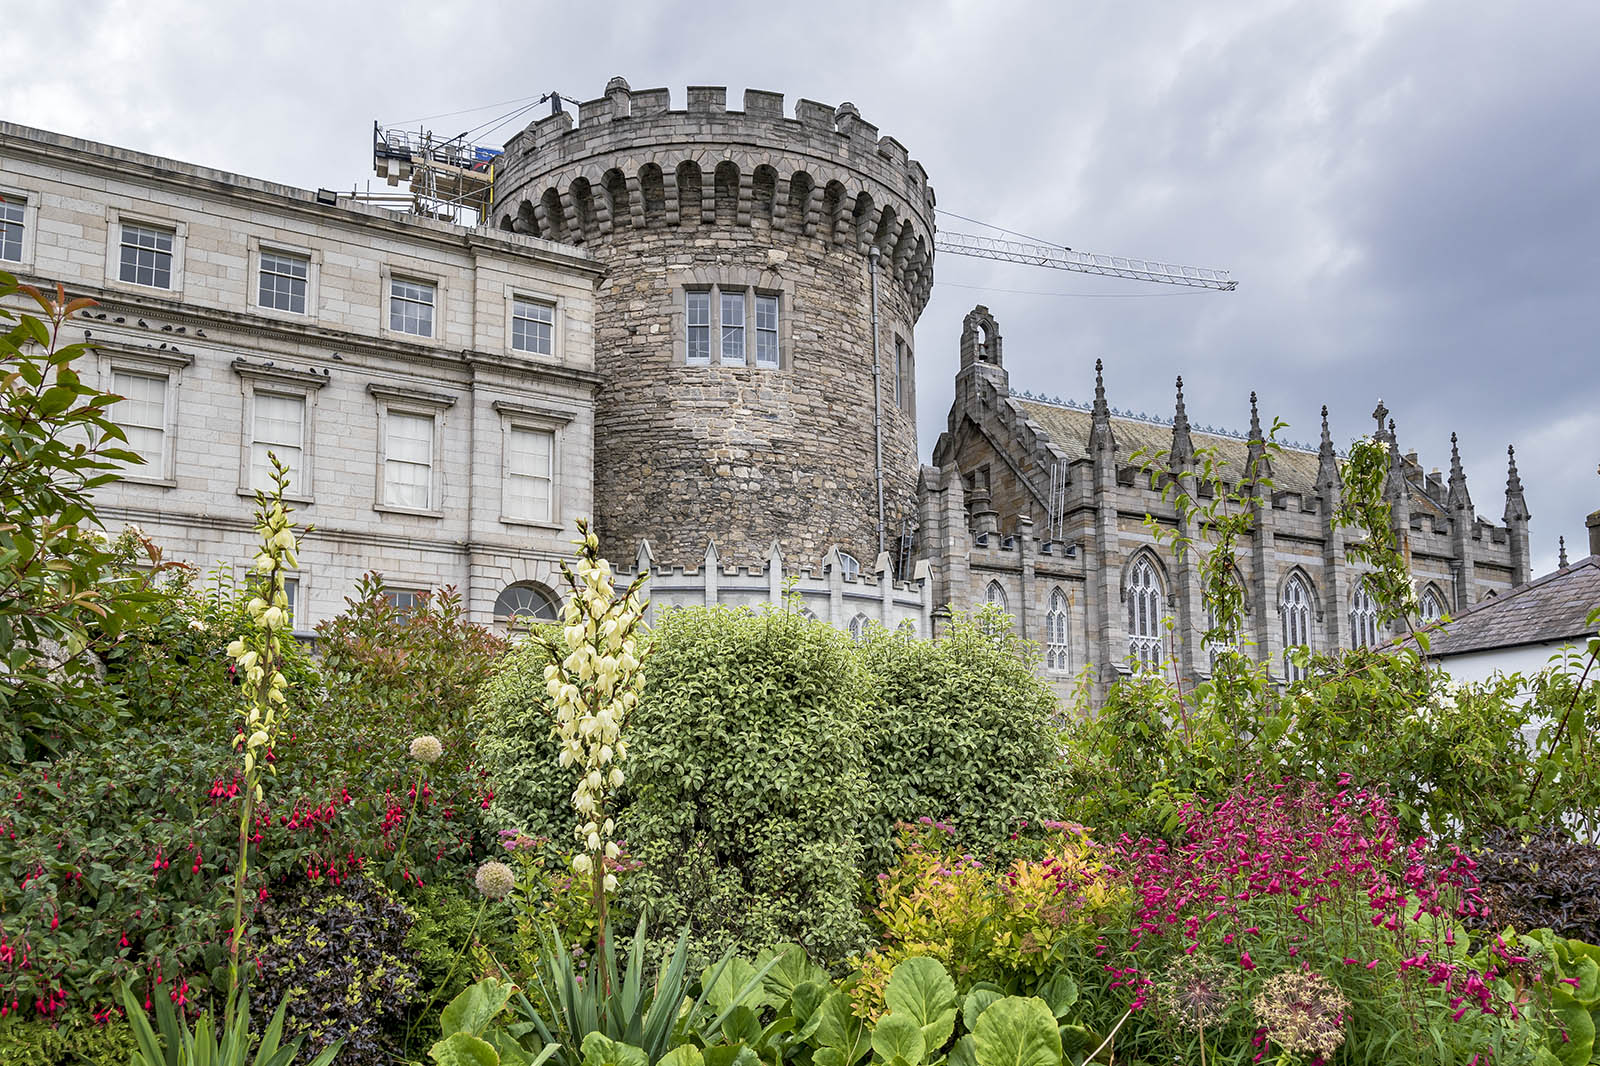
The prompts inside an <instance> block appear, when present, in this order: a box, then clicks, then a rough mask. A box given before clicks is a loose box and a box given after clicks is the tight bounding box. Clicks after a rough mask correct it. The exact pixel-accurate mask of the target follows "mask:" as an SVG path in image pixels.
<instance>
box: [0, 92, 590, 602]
mask: <svg viewBox="0 0 1600 1066" xmlns="http://www.w3.org/2000/svg"><path fill="white" fill-rule="evenodd" d="M0 195H4V196H5V198H6V202H7V203H8V204H9V205H12V206H13V207H16V206H17V205H20V211H18V212H16V214H17V215H19V216H20V222H19V225H20V227H21V240H20V241H17V242H15V244H14V245H13V244H11V243H7V244H5V245H4V252H3V257H0V269H4V270H6V271H7V272H10V273H13V274H15V275H17V276H18V277H19V278H20V279H21V280H23V281H25V282H31V283H34V284H38V285H44V286H49V287H50V288H52V289H53V288H54V286H55V285H56V283H57V282H59V283H61V284H62V285H64V286H65V287H66V289H67V291H68V292H69V293H70V294H72V295H73V296H88V297H91V298H93V299H94V300H95V301H97V306H95V307H94V308H92V309H91V310H89V311H86V312H83V313H81V314H80V315H77V316H75V317H74V318H73V319H72V320H71V322H70V323H69V327H70V333H69V334H68V336H67V338H66V339H68V340H72V341H78V340H88V341H91V342H93V343H94V344H95V345H96V346H97V347H96V350H95V351H94V352H93V354H92V355H91V357H90V359H89V363H90V365H89V366H88V367H86V368H85V369H86V370H87V373H86V374H85V377H86V380H89V381H94V382H96V383H97V384H98V385H100V386H101V387H103V388H105V389H107V390H108V391H114V392H117V393H118V394H119V395H124V396H127V397H128V399H126V400H124V401H122V402H120V403H119V404H118V405H117V406H116V407H114V408H113V413H114V414H115V415H116V416H117V417H118V418H119V421H122V422H123V423H124V424H125V425H128V426H131V427H133V428H132V429H130V440H131V443H133V444H134V445H135V446H136V448H137V449H138V450H139V451H140V452H141V453H142V454H144V455H145V456H146V458H147V460H148V462H147V464H146V465H144V466H141V467H138V468H135V469H134V470H133V471H132V472H131V473H130V474H129V476H127V477H126V478H125V479H124V480H122V481H121V482H118V483H116V484H113V485H110V486H107V487H106V488H105V489H104V490H103V491H102V492H101V493H100V494H99V496H98V500H97V503H98V505H99V509H100V512H101V514H102V516H103V517H104V518H105V519H107V521H108V524H114V523H121V522H133V523H137V524H139V525H140V526H141V527H142V528H143V529H144V530H145V531H146V532H147V533H149V534H151V535H152V536H154V537H155V539H156V540H157V541H158V542H159V543H161V544H163V545H164V546H165V547H166V548H167V550H168V553H169V557H175V558H179V559H183V560H187V561H190V562H192V563H195V564H197V565H198V566H200V567H201V568H202V569H209V568H211V567H213V566H215V565H217V564H221V565H222V566H223V567H224V568H229V569H234V570H237V568H238V567H240V566H241V565H242V564H244V563H245V562H246V560H248V559H249V557H250V555H251V554H252V552H253V545H254V539H253V533H252V529H251V516H252V513H253V497H254V490H255V488H257V487H259V486H260V485H261V483H262V481H263V478H262V470H261V468H262V466H263V463H264V455H265V452H266V450H267V449H268V448H269V447H270V448H272V449H273V450H275V451H277V452H280V453H282V456H283V457H285V458H289V459H292V460H293V462H292V463H291V465H292V466H293V467H294V473H295V479H296V487H295V489H294V491H293V497H294V502H295V506H296V507H297V508H298V518H299V520H301V521H304V522H308V523H313V524H314V525H315V526H316V531H315V532H314V533H313V534H311V535H310V536H309V537H307V538H306V540H305V544H304V547H303V550H302V551H301V552H300V562H301V564H302V566H303V570H302V572H301V574H300V575H299V577H298V581H299V584H298V586H297V588H296V604H295V607H296V628H297V629H298V630H301V631H305V630H308V629H309V628H310V627H312V626H313V625H315V624H316V622H318V621H320V620H322V619H324V618H327V617H330V616H332V615H334V614H336V613H338V612H339V611H341V610H342V609H343V607H344V598H345V597H346V596H348V595H349V594H350V593H351V592H352V590H353V589H354V587H355V583H356V580H357V578H358V577H359V576H360V575H361V574H362V573H363V572H365V571H367V570H378V571H381V572H382V573H383V575H384V577H385V579H386V581H387V582H388V583H389V585H390V586H391V588H394V589H397V590H402V591H404V590H426V589H434V588H437V587H439V586H441V585H454V586H456V587H457V589H458V590H459V591H460V592H461V594H462V597H463V600H464V601H465V603H466V605H467V607H468V611H469V614H470V617H472V618H473V619H474V620H476V621H480V622H484V623H489V622H492V621H493V620H494V619H495V615H496V607H495V605H496V601H497V599H498V598H499V597H500V595H501V594H502V593H503V592H504V591H505V590H506V589H507V587H508V586H512V585H519V584H520V585H521V586H523V587H524V588H529V589H537V590H538V591H539V593H540V594H541V595H544V596H550V595H551V594H553V593H554V592H555V591H556V588H557V584H556V580H555V574H556V564H557V562H558V561H559V560H560V559H562V558H564V557H565V556H566V555H567V554H568V552H569V551H570V543H569V542H570V540H571V537H572V534H571V532H570V531H571V530H572V528H573V521H574V519H575V518H577V517H578V516H580V515H587V514H588V513H589V512H590V510H591V508H592V507H593V434H594V398H595V393H596V391H597V389H598V387H599V384H600V378H599V376H598V375H597V374H596V372H595V367H594V286H595V283H596V281H597V279H598V278H599V277H600V276H601V275H602V273H603V269H602V267H601V266H600V264H598V263H597V262H596V261H595V260H594V258H593V257H592V256H590V255H589V254H587V253H586V252H584V251H583V250H581V249H575V248H572V247H570V246H567V245H560V244H556V243H553V242H550V241H545V240H541V239H539V238H537V237H533V236H527V235H521V234H514V233H500V232H488V231H484V232H479V231H472V230H467V229H463V228H460V227H457V226H454V225H449V224H446V223H442V222H436V221H433V220H431V219H426V218H419V217H411V216H402V215H397V214H394V213H392V212H388V211H384V210H380V209H376V208H369V207H364V206H362V205H358V204H354V203H352V202H350V201H349V200H348V199H346V198H340V197H336V196H334V195H333V194H331V193H327V192H319V193H313V192H307V191H303V190H298V189H291V188H287V187H284V186H279V185H273V184H270V183H267V182H262V181H257V180H254V179H251V178H245V177H240V176H238V175H234V174H226V173H222V172H218V171H214V170H208V169H204V168H201V167H195V166H190V165H188V164H185V163H180V162H176V161H174V160H170V159H162V158H157V157H154V156H149V155H144V154H141V153H137V152H131V151H126V150H123V149H118V148H112V147H108V146H106V145H102V144H96V143H92V142H88V141H82V140H74V139H71V138H67V137H62V136H58V135H55V134H51V133H46V132H43V131H40V130H35V129H30V128H27V127H23V126H16V125H12V124H9V123H0ZM9 232H10V231H9V229H8V233H9ZM13 253H14V254H13ZM125 260H126V261H127V262H128V264H129V265H128V267H126V268H125V267H124V261H125ZM397 283H400V287H397ZM406 286H410V287H409V288H408V287H406ZM518 301H521V302H520V303H519V302H518ZM279 305H281V306H279ZM534 305H536V310H532V311H529V310H528V308H529V307H530V306H534ZM518 308H521V309H522V310H523V311H524V312H526V313H527V314H532V315H534V316H535V317H536V318H539V319H547V320H548V322H544V321H541V322H540V324H541V325H547V326H548V343H540V344H533V345H528V344H526V343H524V344H523V345H522V346H523V347H535V348H543V349H544V350H543V351H537V352H531V351H520V350H517V345H516V344H515V343H514V330H515V329H518V328H521V327H517V326H516V324H515V323H514V322H513V318H514V317H515V316H514V312H515V311H516V310H517V309H518ZM408 314H409V317H407V316H408ZM424 321H426V322H427V326H426V328H424V326H423V322H424ZM526 325H527V323H526V322H524V323H523V326H524V327H525V326H526ZM519 336H523V337H524V340H525V336H524V335H519ZM543 339H544V338H541V340H543ZM524 599H525V600H526V597H524Z"/></svg>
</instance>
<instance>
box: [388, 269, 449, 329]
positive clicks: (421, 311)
mask: <svg viewBox="0 0 1600 1066" xmlns="http://www.w3.org/2000/svg"><path fill="white" fill-rule="evenodd" d="M438 302H439V287H438V286H437V285H435V284H434V283H433V282H431V281H415V280H412V279H410V278H401V277H391V278H390V279H389V328H390V329H391V330H393V331H394V332H396V333H409V334H410V335H412V336H413V337H432V336H433V313H434V309H435V307H436V306H437V305H438Z"/></svg>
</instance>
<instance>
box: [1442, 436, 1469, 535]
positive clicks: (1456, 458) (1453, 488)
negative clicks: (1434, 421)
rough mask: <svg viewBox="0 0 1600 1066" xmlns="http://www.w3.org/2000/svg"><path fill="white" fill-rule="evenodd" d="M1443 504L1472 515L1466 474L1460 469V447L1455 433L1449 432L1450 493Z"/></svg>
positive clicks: (1453, 509)
mask: <svg viewBox="0 0 1600 1066" xmlns="http://www.w3.org/2000/svg"><path fill="white" fill-rule="evenodd" d="M1445 506H1447V507H1449V508H1450V510H1452V511H1465V512H1466V513H1467V517H1468V518H1470V517H1471V516H1472V497H1471V495H1469V494H1468V492H1467V474H1466V471H1464V470H1462V469H1461V449H1460V448H1459V447H1457V445H1456V435H1455V434H1454V433H1452V434H1450V495H1449V497H1448V498H1447V499H1446V500H1445Z"/></svg>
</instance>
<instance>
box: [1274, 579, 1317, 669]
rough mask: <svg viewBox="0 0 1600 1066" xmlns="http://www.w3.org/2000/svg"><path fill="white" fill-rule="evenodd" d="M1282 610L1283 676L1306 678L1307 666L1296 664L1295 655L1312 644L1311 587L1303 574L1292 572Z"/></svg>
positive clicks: (1285, 591)
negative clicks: (1296, 650) (1294, 653)
mask: <svg viewBox="0 0 1600 1066" xmlns="http://www.w3.org/2000/svg"><path fill="white" fill-rule="evenodd" d="M1278 611H1279V613H1280V614H1282V616H1283V676H1284V677H1286V678H1288V679H1289V680H1290V681H1304V680H1305V678H1306V668H1305V667H1304V666H1301V665H1299V664H1297V663H1295V662H1294V658H1293V654H1292V653H1293V652H1294V651H1295V649H1297V648H1306V649H1309V648H1310V647H1311V587H1310V586H1309V585H1308V584H1306V579H1305V577H1304V576H1303V575H1301V574H1292V575H1290V577H1289V580H1288V582H1287V583H1286V584H1285V585H1284V586H1283V602H1282V603H1280V604H1279V605H1278Z"/></svg>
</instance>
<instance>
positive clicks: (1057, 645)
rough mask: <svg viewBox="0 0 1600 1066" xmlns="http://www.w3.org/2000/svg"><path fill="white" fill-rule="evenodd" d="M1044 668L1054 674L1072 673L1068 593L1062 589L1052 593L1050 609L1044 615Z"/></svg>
mask: <svg viewBox="0 0 1600 1066" xmlns="http://www.w3.org/2000/svg"><path fill="white" fill-rule="evenodd" d="M1044 668H1045V670H1046V671H1048V672H1049V673H1052V674H1070V673H1072V656H1071V654H1070V649H1069V648H1068V646H1067V594H1066V593H1065V592H1062V591H1061V590H1060V589H1055V590H1054V591H1052V592H1051V593H1050V609H1049V610H1047V611H1046V612H1045V615H1044Z"/></svg>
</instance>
